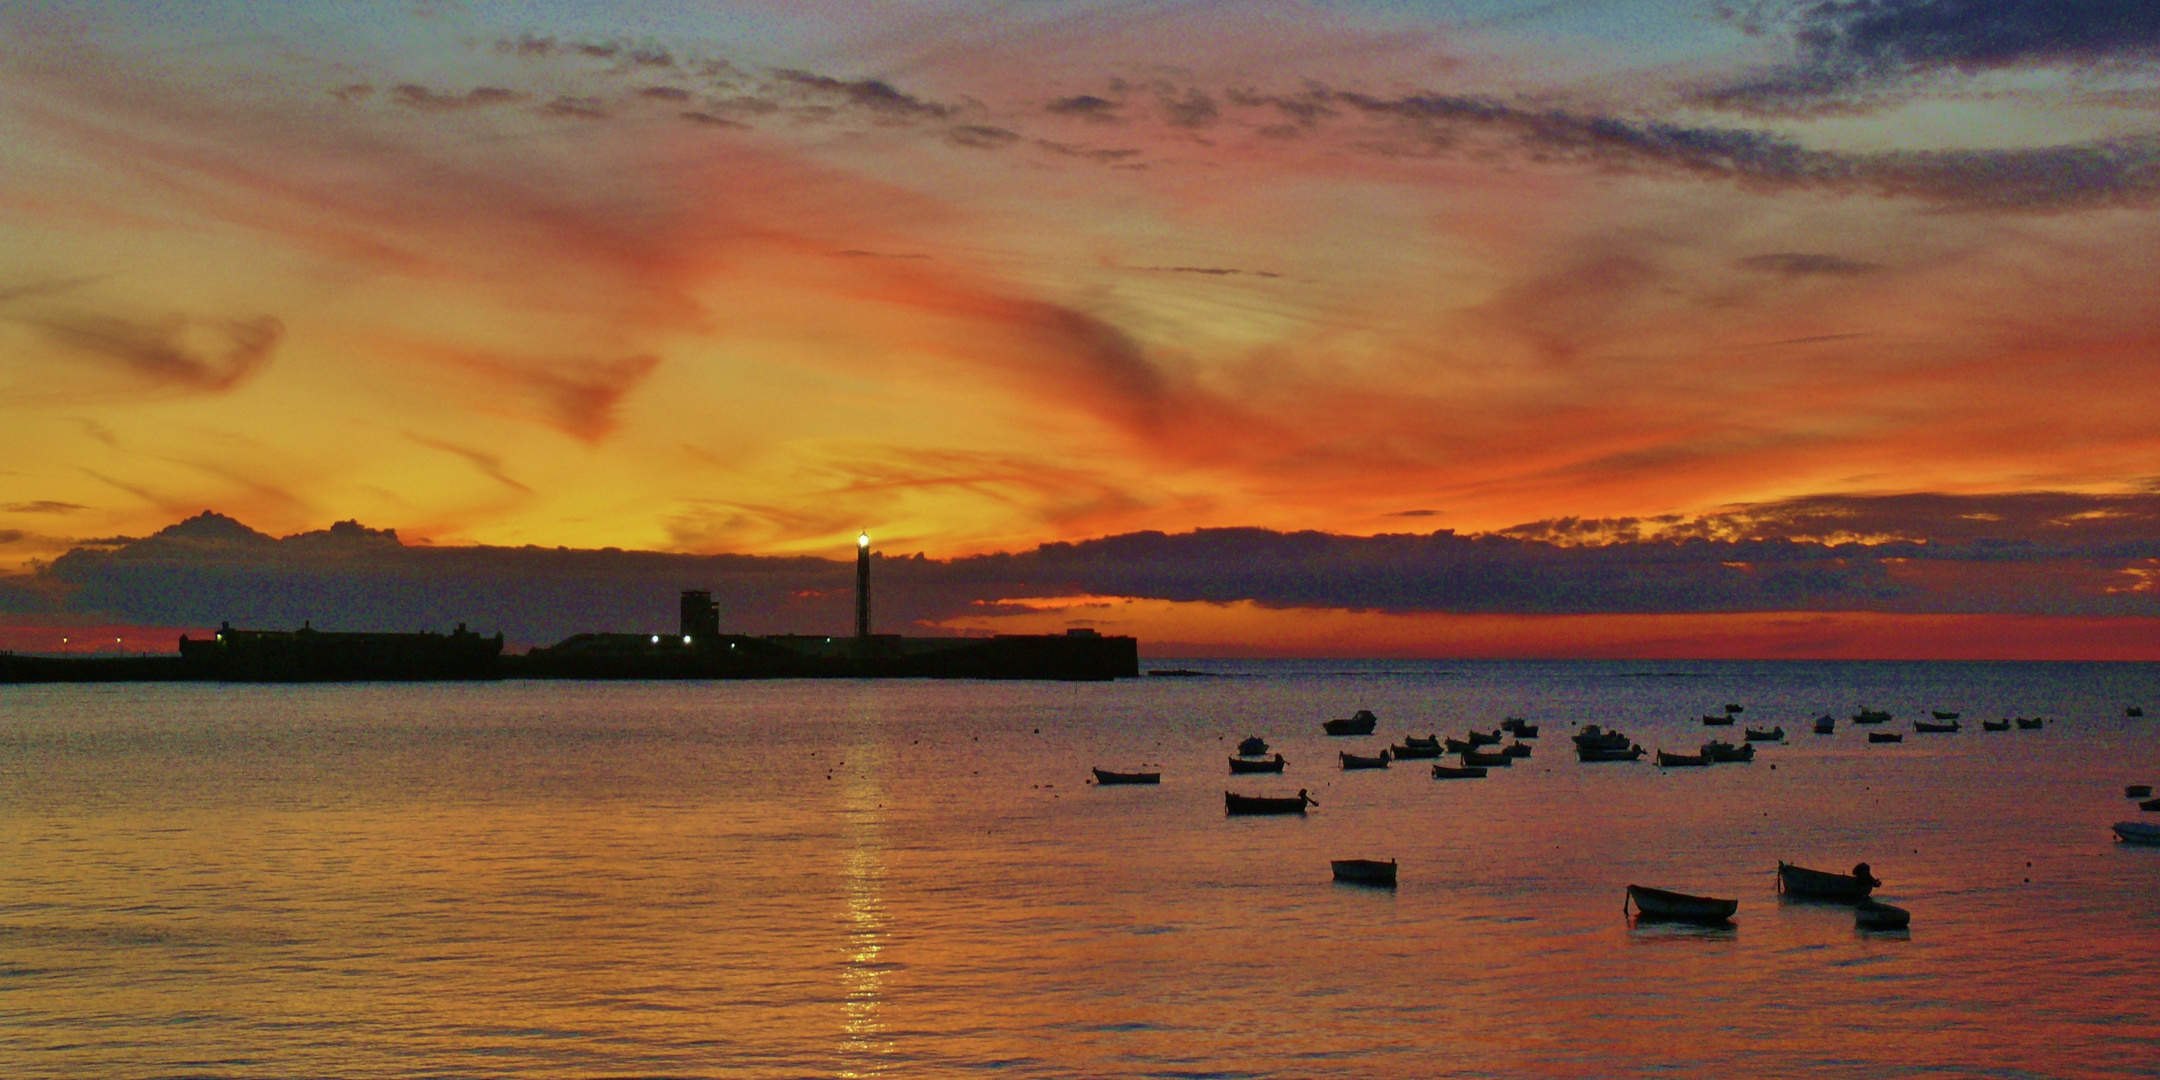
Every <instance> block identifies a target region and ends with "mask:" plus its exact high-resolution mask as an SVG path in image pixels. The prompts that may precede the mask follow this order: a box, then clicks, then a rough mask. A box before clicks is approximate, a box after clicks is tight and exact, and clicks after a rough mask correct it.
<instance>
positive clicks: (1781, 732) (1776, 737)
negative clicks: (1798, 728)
mask: <svg viewBox="0 0 2160 1080" xmlns="http://www.w3.org/2000/svg"><path fill="white" fill-rule="evenodd" d="M1747 741H1749V742H1784V741H1785V725H1783V724H1779V725H1778V726H1776V727H1774V728H1771V729H1770V730H1768V731H1764V730H1763V729H1761V728H1749V729H1747Z"/></svg>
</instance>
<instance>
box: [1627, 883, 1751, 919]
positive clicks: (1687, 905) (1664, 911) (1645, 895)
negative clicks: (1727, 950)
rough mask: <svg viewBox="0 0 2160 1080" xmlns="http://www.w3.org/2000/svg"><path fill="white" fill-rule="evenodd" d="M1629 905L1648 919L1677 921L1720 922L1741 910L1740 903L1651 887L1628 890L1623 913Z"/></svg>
mask: <svg viewBox="0 0 2160 1080" xmlns="http://www.w3.org/2000/svg"><path fill="white" fill-rule="evenodd" d="M1629 902H1633V903H1634V905H1635V910H1636V912H1637V913H1639V914H1640V915H1641V916H1642V917H1643V918H1645V919H1670V920H1674V921H1677V922H1701V923H1721V922H1725V921H1726V920H1728V919H1731V918H1732V917H1733V912H1735V911H1738V910H1740V901H1738V900H1720V899H1718V898H1717V897H1714V896H1691V895H1689V894H1687V893H1681V892H1673V891H1672V890H1670V889H1653V888H1651V887H1649V886H1648V885H1630V886H1628V887H1627V900H1623V901H1621V903H1620V910H1621V911H1622V912H1626V911H1627V906H1628V903H1629Z"/></svg>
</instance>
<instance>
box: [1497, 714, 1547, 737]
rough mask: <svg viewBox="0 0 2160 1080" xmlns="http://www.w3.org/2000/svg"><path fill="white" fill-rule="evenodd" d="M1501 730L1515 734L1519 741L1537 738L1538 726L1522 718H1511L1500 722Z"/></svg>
mask: <svg viewBox="0 0 2160 1080" xmlns="http://www.w3.org/2000/svg"><path fill="white" fill-rule="evenodd" d="M1500 730H1502V731H1510V732H1514V734H1515V737H1516V738H1518V739H1535V738H1537V730H1538V726H1537V725H1536V724H1532V723H1529V722H1527V721H1525V720H1524V719H1523V718H1522V717H1520V716H1510V717H1508V718H1507V719H1505V720H1502V721H1500Z"/></svg>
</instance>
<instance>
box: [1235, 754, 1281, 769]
mask: <svg viewBox="0 0 2160 1080" xmlns="http://www.w3.org/2000/svg"><path fill="white" fill-rule="evenodd" d="M1282 767H1283V756H1282V755H1281V754H1277V755H1275V756H1274V757H1273V758H1269V759H1267V760H1265V761H1252V760H1248V759H1246V758H1231V759H1230V771H1231V772H1233V773H1279V772H1281V771H1282Z"/></svg>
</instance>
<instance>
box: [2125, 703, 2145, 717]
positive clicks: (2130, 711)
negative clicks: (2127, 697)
mask: <svg viewBox="0 0 2160 1080" xmlns="http://www.w3.org/2000/svg"><path fill="white" fill-rule="evenodd" d="M2123 715H2124V716H2143V715H2145V710H2143V709H2140V708H2138V707H2137V706H2135V705H2132V706H2130V707H2129V708H2127V709H2124V710H2123Z"/></svg>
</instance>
